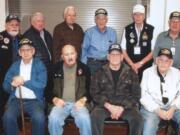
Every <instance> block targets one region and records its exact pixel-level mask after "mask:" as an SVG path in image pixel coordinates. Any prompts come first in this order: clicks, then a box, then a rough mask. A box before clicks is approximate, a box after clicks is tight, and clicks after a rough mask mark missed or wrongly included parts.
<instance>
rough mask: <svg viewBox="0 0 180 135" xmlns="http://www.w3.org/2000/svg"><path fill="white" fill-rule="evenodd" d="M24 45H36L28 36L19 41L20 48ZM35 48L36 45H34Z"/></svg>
mask: <svg viewBox="0 0 180 135" xmlns="http://www.w3.org/2000/svg"><path fill="white" fill-rule="evenodd" d="M23 45H28V46H30V47H34V44H33V42H32V41H31V40H29V39H28V38H23V39H21V41H20V42H19V49H20V48H21V47H22V46H23ZM34 48H35V47H34Z"/></svg>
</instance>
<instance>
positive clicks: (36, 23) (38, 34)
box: [24, 12, 53, 98]
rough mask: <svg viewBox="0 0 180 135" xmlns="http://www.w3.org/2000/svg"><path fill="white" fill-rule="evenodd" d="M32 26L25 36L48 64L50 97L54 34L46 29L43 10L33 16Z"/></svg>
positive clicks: (37, 54) (37, 53)
mask: <svg viewBox="0 0 180 135" xmlns="http://www.w3.org/2000/svg"><path fill="white" fill-rule="evenodd" d="M30 22H31V26H30V28H29V29H28V30H27V31H26V32H25V33H24V36H25V37H27V38H28V39H30V40H31V41H32V42H33V43H34V45H35V49H36V52H35V57H38V58H39V59H40V60H41V61H42V62H43V63H44V64H45V66H46V69H47V72H48V82H47V86H46V90H45V97H46V98H47V97H48V95H47V94H48V91H49V90H51V89H52V85H53V84H52V76H51V74H52V72H51V68H52V36H51V35H50V33H49V32H48V31H47V30H46V29H45V18H44V15H43V14H42V13H41V12H36V13H34V14H33V15H32V16H31V19H30Z"/></svg>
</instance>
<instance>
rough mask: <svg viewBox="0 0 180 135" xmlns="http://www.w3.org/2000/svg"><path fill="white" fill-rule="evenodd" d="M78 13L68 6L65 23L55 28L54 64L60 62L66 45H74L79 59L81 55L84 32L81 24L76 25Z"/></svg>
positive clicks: (65, 11)
mask: <svg viewBox="0 0 180 135" xmlns="http://www.w3.org/2000/svg"><path fill="white" fill-rule="evenodd" d="M76 14H77V11H76V9H75V7H73V6H67V7H66V8H65V9H64V15H63V17H64V21H63V22H62V23H60V24H58V25H57V26H56V27H55V28H54V33H53V56H54V63H56V62H58V61H59V60H60V57H59V56H61V54H60V53H61V49H62V47H63V46H64V45H66V44H71V45H74V46H75V48H76V50H77V53H78V57H79V56H80V54H81V45H82V42H83V37H84V32H83V29H82V28H81V26H80V25H79V24H77V23H76Z"/></svg>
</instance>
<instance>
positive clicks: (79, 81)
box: [48, 62, 91, 106]
mask: <svg viewBox="0 0 180 135" xmlns="http://www.w3.org/2000/svg"><path fill="white" fill-rule="evenodd" d="M76 75H77V76H76V83H75V85H76V86H75V100H76V101H77V100H79V99H80V98H82V97H84V96H85V97H86V98H87V99H88V101H87V102H89V101H90V94H89V85H90V76H91V75H90V70H89V68H88V67H87V66H86V65H85V64H83V63H81V62H78V63H77V70H76ZM63 90H64V71H63V62H58V63H57V64H56V65H55V66H54V68H53V89H52V92H51V94H50V93H48V98H49V101H50V103H51V104H52V99H53V98H54V97H58V98H62V96H63ZM51 106H52V105H51Z"/></svg>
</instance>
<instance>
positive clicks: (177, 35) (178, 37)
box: [153, 11, 180, 69]
mask: <svg viewBox="0 0 180 135" xmlns="http://www.w3.org/2000/svg"><path fill="white" fill-rule="evenodd" d="M162 48H169V49H171V51H172V54H173V60H174V63H173V66H174V67H176V68H178V69H180V12H178V11H174V12H172V13H171V14H170V16H169V30H168V31H165V32H162V33H160V34H159V36H158V37H157V40H156V44H155V48H154V52H153V53H154V54H153V55H154V58H156V56H157V54H158V52H159V50H160V49H162Z"/></svg>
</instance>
